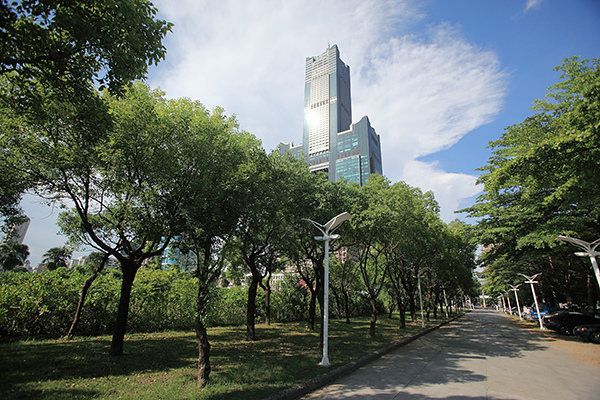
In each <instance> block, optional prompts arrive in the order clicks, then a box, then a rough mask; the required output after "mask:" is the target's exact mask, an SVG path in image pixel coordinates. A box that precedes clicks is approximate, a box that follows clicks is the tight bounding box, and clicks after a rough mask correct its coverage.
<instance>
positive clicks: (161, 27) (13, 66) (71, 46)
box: [0, 0, 172, 94]
mask: <svg viewBox="0 0 600 400" xmlns="http://www.w3.org/2000/svg"><path fill="white" fill-rule="evenodd" d="M156 12H157V9H156V8H155V7H154V6H153V5H152V3H151V2H150V1H147V0H135V1H134V0H90V1H85V2H73V1H65V0H59V1H51V0H23V1H18V2H17V1H13V2H10V1H8V0H2V3H1V4H0V16H1V18H2V30H1V31H0V49H1V50H0V54H1V56H0V74H1V75H4V76H6V77H8V79H9V80H10V81H11V82H14V83H16V84H17V86H18V87H16V88H15V89H16V90H19V89H20V90H27V89H28V84H29V83H31V82H32V81H37V82H39V83H40V84H41V85H42V86H44V87H45V88H48V89H60V90H65V94H66V93H67V92H70V93H76V92H77V91H78V90H81V89H84V90H85V91H89V90H90V89H91V88H92V86H91V84H92V83H93V82H94V81H96V82H97V83H99V84H100V85H101V87H102V86H106V87H107V88H108V89H109V90H110V91H111V93H119V92H121V90H122V89H123V87H124V85H126V84H127V83H129V82H131V81H133V80H136V79H141V78H144V77H145V75H146V72H147V68H148V63H150V64H158V62H159V61H160V60H162V59H163V58H164V56H165V54H166V49H165V47H164V46H163V45H162V43H161V42H162V39H163V38H164V36H165V35H166V34H167V32H169V31H170V29H171V26H172V24H170V23H167V22H165V21H162V20H157V19H155V18H154V16H155V15H156Z"/></svg>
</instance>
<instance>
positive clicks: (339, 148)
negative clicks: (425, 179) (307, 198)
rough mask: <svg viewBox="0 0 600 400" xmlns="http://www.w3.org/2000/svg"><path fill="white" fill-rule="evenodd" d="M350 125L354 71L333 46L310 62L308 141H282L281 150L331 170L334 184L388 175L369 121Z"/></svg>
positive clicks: (306, 112)
mask: <svg viewBox="0 0 600 400" xmlns="http://www.w3.org/2000/svg"><path fill="white" fill-rule="evenodd" d="M351 122H352V103H351V96H350V67H348V66H347V65H346V64H345V63H344V62H343V61H342V60H341V59H340V52H339V50H338V47H337V46H336V45H333V46H330V47H327V51H326V52H325V53H323V54H321V55H319V56H314V57H308V58H307V59H306V75H305V81H304V131H303V142H302V144H301V145H298V146H294V145H293V144H292V143H281V144H280V146H279V151H280V152H282V153H285V152H286V151H290V152H291V153H292V154H293V155H294V156H296V157H298V158H300V157H304V158H305V159H306V161H307V162H308V164H309V165H310V169H311V170H312V171H324V172H327V173H328V174H329V180H330V181H336V180H339V179H341V178H345V179H347V180H349V181H351V182H356V183H359V184H360V185H363V184H364V183H365V182H366V180H367V178H368V177H369V176H370V175H371V174H372V173H376V174H380V175H381V174H383V168H382V164H381V145H380V140H379V135H377V133H376V132H375V130H374V129H373V128H372V127H371V124H370V122H369V119H368V118H367V117H363V118H362V119H361V120H360V121H359V122H358V123H356V124H352V125H351Z"/></svg>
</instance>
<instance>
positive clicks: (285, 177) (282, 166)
mask: <svg viewBox="0 0 600 400" xmlns="http://www.w3.org/2000/svg"><path fill="white" fill-rule="evenodd" d="M254 168H255V170H254V174H253V177H252V179H251V181H250V182H248V184H247V185H248V197H247V199H248V202H247V204H246V205H245V208H244V211H243V213H242V215H241V217H240V221H239V224H238V229H237V231H236V247H237V248H238V249H239V254H240V255H241V259H242V262H243V264H244V265H245V266H246V268H248V272H249V273H250V278H249V279H250V281H249V282H248V305H247V310H246V313H247V314H246V336H247V337H248V339H249V340H254V339H255V338H256V329H255V319H256V295H257V290H258V288H259V287H260V285H261V283H262V281H263V279H264V278H265V276H267V275H268V274H269V272H273V270H272V269H273V267H274V265H275V261H276V259H277V258H278V257H280V256H281V255H282V254H283V251H284V248H285V247H286V246H285V243H287V242H288V240H289V237H290V236H291V235H292V232H293V225H292V224H293V222H294V221H295V220H298V219H300V218H301V217H299V216H298V215H297V213H296V212H297V209H298V207H299V205H300V204H302V201H303V200H304V199H305V196H303V195H302V193H301V192H302V191H305V190H306V188H305V187H303V186H302V182H303V181H302V178H306V177H308V176H310V172H309V171H308V167H307V166H306V164H305V163H303V162H302V161H300V160H296V159H294V158H292V157H291V156H289V155H286V156H281V155H280V154H279V153H278V152H272V153H270V154H269V155H268V157H264V158H262V159H256V160H255V164H254Z"/></svg>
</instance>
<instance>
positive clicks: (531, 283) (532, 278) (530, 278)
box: [518, 272, 544, 330]
mask: <svg viewBox="0 0 600 400" xmlns="http://www.w3.org/2000/svg"><path fill="white" fill-rule="evenodd" d="M541 274H542V273H541V272H540V273H539V274H535V275H534V276H527V275H525V274H518V275H521V276H523V277H525V279H527V280H526V281H525V283H529V284H530V285H531V293H533V301H534V302H535V309H536V311H537V316H538V320H539V321H540V329H542V330H543V329H544V324H542V316H541V315H540V306H538V301H537V297H536V295H535V288H534V287H533V284H534V283H538V282H537V281H534V279H535V278H536V277H537V276H538V275H541Z"/></svg>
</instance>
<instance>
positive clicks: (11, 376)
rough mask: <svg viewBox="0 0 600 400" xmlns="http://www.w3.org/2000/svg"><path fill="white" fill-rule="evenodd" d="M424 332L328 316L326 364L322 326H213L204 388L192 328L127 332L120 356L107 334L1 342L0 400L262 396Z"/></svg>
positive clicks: (387, 322)
mask: <svg viewBox="0 0 600 400" xmlns="http://www.w3.org/2000/svg"><path fill="white" fill-rule="evenodd" d="M439 322H441V320H438V321H432V322H431V323H430V325H435V324H437V323H439ZM420 330H421V327H420V324H418V326H416V325H409V326H408V327H407V329H400V328H399V327H398V320H397V319H393V320H389V319H387V317H383V318H381V319H380V321H378V325H377V332H378V335H377V336H376V337H375V338H369V336H368V332H369V321H368V319H367V318H363V319H355V320H352V321H351V323H350V324H349V325H348V324H346V323H345V321H343V320H333V321H330V328H329V333H330V334H329V338H330V339H329V349H330V351H329V359H330V361H331V363H332V365H331V366H329V367H321V366H318V363H319V362H320V360H321V356H322V353H321V349H320V347H319V327H318V326H317V329H316V331H314V332H307V330H306V324H305V323H285V324H273V325H271V326H266V325H258V326H257V336H258V340H256V341H248V340H246V339H245V338H244V337H245V327H218V328H210V329H209V331H208V335H209V340H210V343H211V365H212V373H211V383H210V384H209V385H208V386H207V387H205V388H204V389H203V390H202V391H199V390H198V388H197V387H196V374H197V369H196V368H197V360H198V348H197V342H196V337H195V335H194V333H193V332H192V331H190V332H159V333H149V334H130V335H127V336H126V338H125V346H124V349H125V354H124V355H123V356H120V357H109V356H108V350H109V348H110V336H101V337H79V338H76V339H75V340H72V341H67V340H61V339H57V340H27V341H18V342H10V343H3V344H1V345H0V346H1V347H0V398H1V399H3V400H4V399H24V398H43V399H64V398H69V399H89V398H151V397H155V398H158V397H161V398H163V399H211V400H221V399H223V400H224V399H228V400H235V399H261V398H264V397H267V396H269V395H271V394H274V393H277V392H279V391H281V390H284V389H286V388H289V387H291V386H294V385H297V384H299V383H302V382H304V381H307V380H309V379H311V378H314V377H316V376H318V375H321V374H324V373H326V372H328V371H331V370H332V369H335V368H336V367H339V366H341V365H344V364H346V363H348V362H350V361H352V360H356V359H358V358H360V357H362V356H364V355H366V354H368V353H370V352H372V351H374V350H377V349H379V348H382V347H385V346H387V345H389V344H390V343H393V342H396V341H399V340H402V339H403V338H405V337H408V336H410V335H412V334H414V333H416V332H418V331H420Z"/></svg>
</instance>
